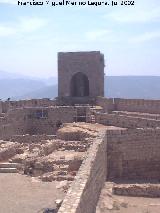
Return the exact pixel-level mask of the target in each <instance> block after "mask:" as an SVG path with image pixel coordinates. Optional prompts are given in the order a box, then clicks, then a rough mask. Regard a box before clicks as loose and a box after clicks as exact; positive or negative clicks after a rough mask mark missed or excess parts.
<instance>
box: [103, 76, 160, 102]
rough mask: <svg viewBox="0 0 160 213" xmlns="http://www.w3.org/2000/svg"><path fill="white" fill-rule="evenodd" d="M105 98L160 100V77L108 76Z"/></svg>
mask: <svg viewBox="0 0 160 213" xmlns="http://www.w3.org/2000/svg"><path fill="white" fill-rule="evenodd" d="M105 96H106V97H114V98H138V99H139V98H141V99H160V76H108V77H106V78H105Z"/></svg>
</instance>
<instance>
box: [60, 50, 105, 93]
mask: <svg viewBox="0 0 160 213" xmlns="http://www.w3.org/2000/svg"><path fill="white" fill-rule="evenodd" d="M78 72H81V73H83V74H85V75H86V76H87V78H88V80H89V96H90V97H96V96H104V56H103V54H101V53H100V52H99V51H91V52H66V53H65V52H59V53H58V97H68V96H72V94H71V80H72V77H73V76H74V75H75V74H76V73H78Z"/></svg>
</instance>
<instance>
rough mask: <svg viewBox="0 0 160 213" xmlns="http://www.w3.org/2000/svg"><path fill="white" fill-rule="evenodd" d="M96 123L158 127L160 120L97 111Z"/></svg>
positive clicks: (130, 126) (132, 126)
mask: <svg viewBox="0 0 160 213" xmlns="http://www.w3.org/2000/svg"><path fill="white" fill-rule="evenodd" d="M95 120H96V123H100V124H104V125H108V126H118V127H123V128H132V129H134V128H146V127H152V128H156V127H159V126H160V120H156V119H153V118H145V117H138V115H137V117H134V116H126V115H119V114H108V113H99V112H97V113H95Z"/></svg>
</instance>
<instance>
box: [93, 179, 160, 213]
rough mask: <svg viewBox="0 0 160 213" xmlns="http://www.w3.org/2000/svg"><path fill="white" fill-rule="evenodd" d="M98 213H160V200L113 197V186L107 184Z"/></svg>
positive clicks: (98, 206) (102, 193) (99, 202)
mask: <svg viewBox="0 0 160 213" xmlns="http://www.w3.org/2000/svg"><path fill="white" fill-rule="evenodd" d="M96 213H160V198H145V197H128V196H117V195H113V194H112V186H111V184H110V183H108V182H106V184H105V186H104V188H103V189H102V191H101V195H100V199H99V201H98V205H97V209H96Z"/></svg>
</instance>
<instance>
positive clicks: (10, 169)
mask: <svg viewBox="0 0 160 213" xmlns="http://www.w3.org/2000/svg"><path fill="white" fill-rule="evenodd" d="M19 167H20V164H19V163H0V173H18V168H19Z"/></svg>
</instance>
